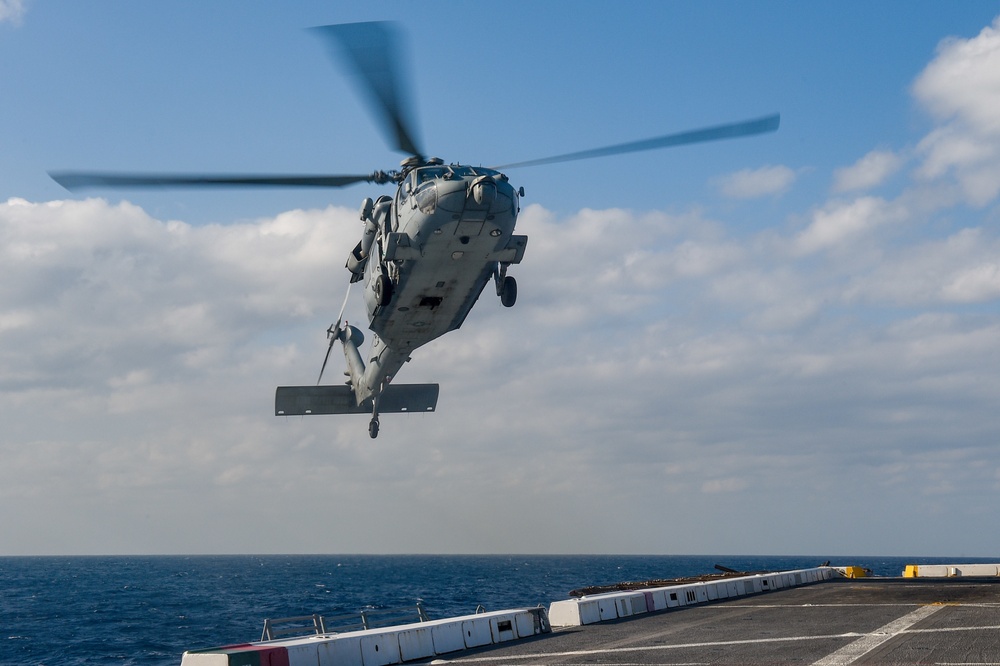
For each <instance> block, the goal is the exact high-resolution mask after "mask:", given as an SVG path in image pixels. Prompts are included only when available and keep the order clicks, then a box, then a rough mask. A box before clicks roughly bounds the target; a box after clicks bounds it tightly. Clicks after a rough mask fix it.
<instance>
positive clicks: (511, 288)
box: [500, 275, 517, 308]
mask: <svg viewBox="0 0 1000 666" xmlns="http://www.w3.org/2000/svg"><path fill="white" fill-rule="evenodd" d="M516 301H517V280H515V279H514V278H512V277H511V276H509V275H508V276H506V277H504V279H503V282H501V283H500V302H501V303H503V306H504V307H505V308H511V307H514V303H515V302H516Z"/></svg>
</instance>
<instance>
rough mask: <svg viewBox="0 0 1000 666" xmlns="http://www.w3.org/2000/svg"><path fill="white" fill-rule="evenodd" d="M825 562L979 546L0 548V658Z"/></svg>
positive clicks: (131, 657) (202, 643)
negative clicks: (774, 549)
mask: <svg viewBox="0 0 1000 666" xmlns="http://www.w3.org/2000/svg"><path fill="white" fill-rule="evenodd" d="M826 560H833V562H832V563H833V564H834V565H858V566H863V567H866V568H868V569H871V570H872V572H873V573H874V574H876V575H882V576H899V575H900V574H901V572H902V570H903V568H904V567H905V565H906V564H933V563H953V562H956V561H962V562H986V561H995V558H994V559H993V560H983V559H979V558H967V557H956V558H913V557H910V558H906V557H881V558H875V557H826V556H798V557H778V556H772V557H757V556H753V557H748V556H725V555H715V556H686V555H685V556H682V555H653V556H646V555H625V556H623V555H570V556H563V555H460V556H444V555H266V556H255V555H226V556H190V557H187V556H161V557H150V556H142V557H0V664H2V665H3V666H8V665H10V666H15V665H16V666H26V665H30V666H37V665H46V666H56V665H63V664H65V665H70V666H77V665H82V664H101V665H102V666H107V665H109V664H143V665H152V666H159V665H161V664H162V665H167V664H170V665H173V666H177V665H178V664H180V660H181V654H182V653H183V652H184V651H185V650H189V649H197V648H205V647H213V646H219V645H226V644H232V643H241V642H247V641H254V640H259V638H260V635H261V629H262V627H263V623H264V619H265V618H279V617H289V616H294V615H311V614H313V613H320V614H323V615H336V614H340V613H353V612H359V611H361V610H364V609H378V608H394V607H403V606H409V607H413V606H414V605H415V604H416V602H417V601H420V602H422V604H423V606H424V608H425V610H426V611H427V614H428V615H430V616H431V618H433V619H436V618H443V617H453V616H456V615H464V614H468V613H473V612H475V610H476V608H477V607H478V606H482V607H484V608H485V609H486V610H503V609H508V608H519V607H525V606H537V605H539V604H543V605H545V606H547V605H548V604H549V603H550V602H552V601H556V600H559V599H566V598H568V596H569V592H570V591H571V590H574V589H577V588H581V587H585V586H589V585H601V584H614V583H618V582H623V581H642V580H650V579H655V578H674V577H679V576H691V575H698V574H705V573H712V572H713V571H714V568H713V567H714V565H715V564H721V565H724V566H726V567H729V568H732V569H738V570H740V571H764V570H788V569H799V568H805V567H812V566H816V565H818V564H821V563H823V562H824V561H826Z"/></svg>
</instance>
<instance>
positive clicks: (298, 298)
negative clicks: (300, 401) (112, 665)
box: [0, 0, 1000, 556]
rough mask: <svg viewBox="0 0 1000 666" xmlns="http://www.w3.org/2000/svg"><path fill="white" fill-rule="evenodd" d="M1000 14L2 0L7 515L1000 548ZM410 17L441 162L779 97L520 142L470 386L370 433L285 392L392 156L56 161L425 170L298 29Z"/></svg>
mask: <svg viewBox="0 0 1000 666" xmlns="http://www.w3.org/2000/svg"><path fill="white" fill-rule="evenodd" d="M998 15H1000V5H997V4H996V3H985V2H984V3H972V2H967V3H932V2H884V3H878V4H875V5H872V4H871V3H861V2H848V3H843V2H840V3H794V2H759V3H735V2H713V3H694V2H655V3H653V2H650V3H629V4H624V5H623V4H621V3H606V4H605V3H586V2H583V3H581V2H549V3H528V2H525V3H518V2H513V3H504V4H503V5H499V6H498V5H495V4H487V3H422V4H419V5H417V4H414V3H394V2H385V3H379V4H378V5H376V6H374V8H373V7H371V6H368V5H366V4H362V3H336V2H297V3H291V4H281V5H279V4H277V3H274V4H265V3H244V2H216V3H210V4H208V3H201V2H173V3H169V4H168V3H164V4H158V3H130V2H111V1H106V2H95V3H74V2H68V1H65V2H45V1H42V0H36V1H31V0H24V1H23V2H16V1H12V0H7V1H3V0H0V62H2V63H4V66H3V67H0V91H2V94H0V253H2V256H0V282H2V286H0V418H2V421H3V423H4V427H3V432H2V433H0V456H2V459H3V460H4V461H5V462H4V465H3V466H2V469H0V498H2V500H3V501H2V502H0V507H3V508H0V553H3V554H32V553H34V554H38V553H150V552H151V553H201V552H207V553H217V552H442V553H459V552H461V553H465V552H541V553H562V552H590V553H595V552H630V553H719V554H737V553H748V554H754V553H758V554H792V553H805V554H817V555H829V556H835V555H850V554H886V555H914V556H918V555H956V556H957V555H963V554H964V555H970V556H971V555H977V556H982V555H991V554H993V553H995V552H996V551H997V548H998V545H1000V543H998V540H997V537H996V535H995V534H993V533H992V532H990V531H989V530H985V529H983V525H985V524H987V523H988V521H989V517H990V515H991V512H992V506H993V505H994V504H995V501H996V497H997V495H998V492H1000V451H998V443H1000V442H998V436H1000V421H998V419H997V416H996V409H995V405H996V404H997V401H998V399H1000V382H998V381H997V379H996V377H998V376H1000V347H998V344H997V340H998V334H1000V316H998V312H997V303H998V299H1000V260H998V258H997V257H998V252H1000V233H998V231H997V225H998V223H1000V214H998V211H1000V209H998V205H997V203H998V200H997V197H998V194H1000V120H997V119H998V118H1000V115H998V112H997V111H996V109H997V108H1000V106H998V104H997V100H998V98H1000V74H998V73H997V72H1000V24H998V23H996V19H997V16H998ZM383 19H388V20H394V21H398V23H399V27H400V29H401V31H402V32H403V33H404V34H405V38H406V40H405V41H406V44H407V48H408V49H409V50H408V53H409V54H410V59H409V61H408V62H407V63H406V67H407V69H408V71H409V72H410V73H411V75H412V78H411V84H412V85H411V88H412V94H413V102H414V109H413V111H414V116H415V117H416V119H417V121H418V125H419V127H420V130H421V136H422V139H423V145H424V146H425V147H426V149H427V151H428V152H429V153H431V154H434V155H439V156H441V157H443V158H444V159H446V160H448V161H462V162H468V163H473V164H486V165H490V164H503V163H509V162H515V161H521V160H527V159H532V158H536V157H543V156H547V155H552V154H561V153H565V152H570V151H574V150H580V149H586V148H593V147H599V146H603V145H607V144H613V143H618V142H624V141H631V140H636V139H642V138H647V137H650V136H657V135H661V134H667V133H670V132H674V131H680V130H685V129H693V128H698V127H702V126H708V125H715V124H719V123H724V122H730V121H736V120H741V119H748V118H755V117H759V116H762V115H766V114H769V113H774V112H780V113H781V116H782V125H781V128H780V130H779V131H778V132H777V133H775V134H770V135H766V136H760V137H753V138H748V139H741V140H737V141H732V142H725V143H714V144H706V145H701V146H689V147H684V148H678V149H675V150H668V151H656V152H649V153H643V154H636V155H628V156H618V157H613V158H608V159H602V160H593V161H585V162H572V163H568V164H563V165H552V166H540V167H529V168H523V169H513V170H511V171H510V173H509V175H510V177H511V179H512V181H513V182H514V184H515V185H523V186H524V188H525V190H526V192H527V196H526V198H525V200H524V201H523V204H524V205H525V208H524V210H523V212H522V214H521V218H520V220H519V223H518V227H519V229H520V230H522V231H523V233H527V234H528V236H529V244H528V250H527V254H526V256H525V260H524V263H523V264H522V265H521V266H518V267H516V270H515V271H513V272H514V274H515V275H516V277H517V278H518V281H519V287H520V289H519V291H520V294H519V301H518V305H517V306H516V307H515V308H513V309H512V310H506V309H504V308H502V307H500V305H499V303H498V302H496V299H493V298H492V297H487V296H490V295H489V294H487V295H484V297H483V299H482V300H481V302H480V303H479V304H478V305H477V307H476V309H475V310H474V311H473V313H472V315H471V316H470V317H469V319H468V321H467V323H466V324H465V326H464V327H463V328H462V329H461V330H460V331H458V332H455V333H453V334H449V336H446V337H445V338H443V339H442V340H439V341H437V342H435V343H433V344H431V345H428V346H427V347H426V348H425V349H422V350H420V352H419V353H417V354H416V355H415V357H414V360H413V362H412V363H410V364H409V365H408V366H407V368H406V369H405V370H404V372H405V373H406V377H405V379H406V381H414V382H419V381H435V382H439V383H440V384H441V400H440V402H439V410H438V412H437V413H436V414H433V415H412V416H400V417H395V418H393V417H392V416H387V417H385V418H384V419H383V423H382V433H381V434H380V436H379V438H378V440H375V441H374V442H373V441H371V440H369V439H368V437H367V433H366V419H364V418H362V417H358V418H343V419H338V418H316V419H279V418H275V417H274V416H271V415H270V414H271V410H272V408H273V406H272V400H273V388H274V386H276V385H278V384H295V383H309V382H310V381H312V379H313V378H314V377H315V375H316V372H317V370H318V367H319V363H320V362H321V360H322V354H323V352H324V351H325V339H324V331H325V329H326V327H327V326H328V325H329V323H330V321H331V320H332V319H334V318H335V317H336V310H337V308H338V307H339V305H340V302H341V299H342V297H343V290H344V289H345V288H346V282H347V280H346V278H347V273H346V271H344V270H343V268H342V265H343V262H344V259H345V257H346V254H347V252H348V251H349V250H350V248H351V247H353V245H354V243H355V242H356V239H357V234H358V231H359V229H358V228H357V222H356V210H357V207H358V205H359V204H360V202H361V200H362V199H363V198H364V197H366V196H374V195H375V194H377V193H379V192H378V190H377V188H373V187H371V186H367V185H359V186H355V187H351V188H346V189H343V190H339V191H329V192H324V191H320V192H296V191H274V190H265V191H259V192H245V191H233V192H227V191H213V192H191V191H185V190H179V191H172V192H139V191H136V192H125V193H117V192H105V191H94V192H84V193H69V192H66V191H65V190H63V189H61V188H60V187H59V186H58V185H56V184H55V183H54V182H53V181H51V179H49V177H48V176H47V171H49V170H57V169H94V170H124V171H128V170H137V171H142V170H148V171H195V172H211V171H223V172H232V171H238V172H254V171H260V172H279V173H280V172H289V173H300V172H305V173H358V172H367V171H370V170H373V169H388V168H393V167H395V166H396V165H397V164H398V161H399V159H401V157H402V155H400V154H398V153H395V152H393V151H391V150H389V149H388V148H387V147H386V145H385V143H384V141H383V140H382V137H381V135H380V133H379V129H378V127H377V125H376V124H375V123H374V122H373V121H372V119H371V118H370V117H369V114H368V111H367V109H366V107H365V106H364V104H363V103H362V102H361V100H360V99H359V98H358V96H357V95H356V94H355V91H354V90H353V88H352V86H351V84H350V82H349V80H348V78H347V77H346V76H345V73H344V70H343V69H342V68H341V67H340V65H339V64H338V63H336V62H333V61H332V60H331V59H330V58H329V57H328V54H327V51H326V49H325V47H324V45H323V44H322V43H321V42H320V41H319V40H318V39H317V38H316V36H315V35H314V34H312V33H310V32H309V31H308V30H307V28H309V27H312V26H316V25H323V24H329V23H338V22H348V21H361V20H383ZM360 309H361V305H360V299H359V298H357V295H356V294H355V299H354V300H353V301H352V302H351V304H350V305H349V308H348V318H349V319H350V318H353V319H354V320H355V321H361V320H362V315H361V312H360ZM338 360H339V356H336V355H335V357H334V359H333V361H338ZM334 370H335V373H336V372H339V368H335V369H334ZM307 507H309V510H305V509H306V508H307Z"/></svg>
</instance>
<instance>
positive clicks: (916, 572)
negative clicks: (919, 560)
mask: <svg viewBox="0 0 1000 666" xmlns="http://www.w3.org/2000/svg"><path fill="white" fill-rule="evenodd" d="M919 576H920V567H918V566H917V565H916V564H907V565H906V569H905V570H904V571H903V578H917V577H919Z"/></svg>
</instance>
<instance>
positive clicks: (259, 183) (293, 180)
mask: <svg viewBox="0 0 1000 666" xmlns="http://www.w3.org/2000/svg"><path fill="white" fill-rule="evenodd" d="M49 175H50V176H51V177H52V180H54V181H56V182H57V183H59V184H60V185H62V186H63V187H65V188H66V189H67V190H79V189H83V188H87V187H111V188H122V187H135V188H141V187H145V188H159V187H345V186H347V185H353V184H354V183H363V182H370V183H377V182H380V176H381V175H383V174H380V173H379V172H376V173H374V174H368V175H365V176H362V175H348V176H296V175H290V176H280V175H250V174H242V175H241V174H228V175H226V174H220V175H211V174H189V175H185V174H155V173H149V174H124V173H102V172H93V171H52V172H49Z"/></svg>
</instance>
